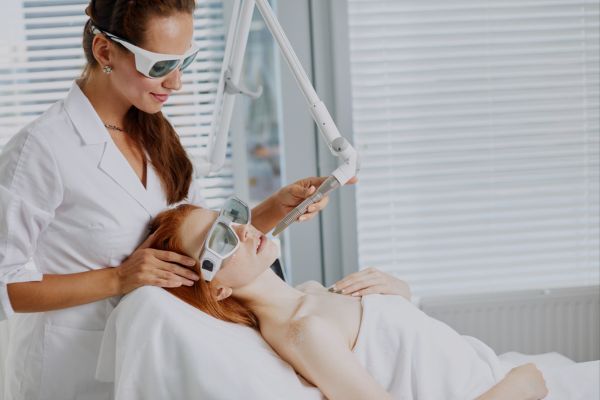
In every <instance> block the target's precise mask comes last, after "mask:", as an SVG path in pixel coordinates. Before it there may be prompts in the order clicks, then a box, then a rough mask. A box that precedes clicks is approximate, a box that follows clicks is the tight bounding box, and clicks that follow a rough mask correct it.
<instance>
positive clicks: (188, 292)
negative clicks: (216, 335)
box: [150, 204, 258, 329]
mask: <svg viewBox="0 0 600 400" xmlns="http://www.w3.org/2000/svg"><path fill="white" fill-rule="evenodd" d="M199 208H200V207H197V206H194V205H191V204H182V205H179V206H178V207H176V208H172V209H169V210H166V211H163V212H161V213H160V214H158V215H157V216H156V217H155V218H154V220H153V221H152V222H151V224H150V232H151V233H153V234H154V239H153V240H152V241H151V243H150V247H151V248H153V249H157V250H166V251H173V252H176V253H179V254H184V255H186V256H188V257H192V255H191V254H187V253H186V252H185V251H184V250H183V246H182V244H181V239H180V234H181V233H180V227H181V225H182V224H183V221H184V220H185V218H186V217H187V216H188V215H189V214H190V213H191V212H192V211H194V210H197V209H199ZM194 272H196V273H198V274H200V266H199V264H198V263H196V265H195V267H194ZM165 289H166V290H167V291H169V292H171V293H172V294H173V295H175V296H177V297H179V298H180V299H181V300H183V301H185V302H186V303H188V304H190V305H192V306H194V307H196V308H198V309H199V310H201V311H204V312H205V313H207V314H208V315H211V316H213V317H215V318H218V319H221V320H223V321H228V322H234V323H236V324H242V325H246V326H249V327H251V328H255V329H258V319H257V318H256V316H255V315H254V314H253V313H252V312H251V311H250V310H248V309H247V308H246V307H244V306H243V305H242V304H241V303H240V302H239V301H237V300H236V299H234V298H233V297H228V298H226V299H224V300H221V301H217V298H216V297H215V294H214V292H213V291H212V290H211V282H206V281H204V279H200V280H198V281H197V282H195V283H194V285H193V286H180V287H178V288H165Z"/></svg>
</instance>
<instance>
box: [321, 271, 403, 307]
mask: <svg viewBox="0 0 600 400" xmlns="http://www.w3.org/2000/svg"><path fill="white" fill-rule="evenodd" d="M331 290H332V291H334V292H336V293H340V294H348V295H351V296H365V295H367V294H395V295H399V296H402V297H404V298H406V299H407V300H410V297H411V293H410V287H409V286H408V284H407V283H406V282H404V281H403V280H400V279H398V278H396V277H394V276H392V275H390V274H387V273H385V272H381V271H380V270H378V269H376V268H373V267H369V268H366V269H363V270H362V271H358V272H354V273H352V274H350V275H348V276H346V277H345V278H343V279H341V280H339V281H338V282H336V283H335V285H334V286H333V288H332V289H331Z"/></svg>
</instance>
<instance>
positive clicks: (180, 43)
mask: <svg viewBox="0 0 600 400" xmlns="http://www.w3.org/2000/svg"><path fill="white" fill-rule="evenodd" d="M193 34H194V20H193V16H192V15H191V14H188V13H177V14H173V15H171V16H167V17H161V16H153V17H151V18H150V19H149V20H148V21H147V22H146V32H145V35H144V41H143V43H140V44H138V46H139V47H141V48H143V49H145V50H148V51H152V52H155V53H163V54H185V52H186V51H187V50H189V49H190V47H191V45H192V40H193ZM111 44H112V48H113V49H115V50H114V51H113V52H112V55H114V56H113V57H111V64H112V67H113V71H112V72H111V79H110V81H111V84H112V85H113V86H114V89H115V91H117V92H118V93H119V95H120V96H121V97H122V98H123V100H124V101H126V102H128V103H130V104H132V105H134V106H135V107H136V108H138V109H140V110H142V111H144V112H146V113H149V114H154V113H157V112H159V111H160V110H161V109H162V107H163V105H164V103H165V102H166V101H167V99H168V97H169V95H170V94H171V93H173V91H176V90H179V89H180V88H181V75H182V72H181V71H179V68H176V69H175V70H174V71H172V72H171V73H170V74H168V75H166V76H164V77H162V78H154V79H152V78H148V77H146V76H144V75H143V74H142V73H140V72H138V70H137V69H136V68H135V57H134V55H133V53H131V52H129V51H128V50H126V49H125V48H123V47H120V46H117V45H116V43H114V42H112V43H111Z"/></svg>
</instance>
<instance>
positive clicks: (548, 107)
mask: <svg viewBox="0 0 600 400" xmlns="http://www.w3.org/2000/svg"><path fill="white" fill-rule="evenodd" d="M348 18H349V43H350V54H351V80H352V83H351V84H352V101H353V128H354V134H355V142H356V144H357V146H358V148H359V150H360V152H361V156H362V161H363V163H362V169H361V173H360V179H361V181H360V184H359V185H358V186H357V199H356V200H357V225H358V243H359V265H360V266H361V267H366V266H375V267H379V268H382V269H384V270H387V271H390V272H393V273H394V274H396V275H398V276H401V277H403V278H405V279H406V280H407V281H408V282H409V283H411V285H412V287H413V289H414V292H415V293H416V294H418V295H421V296H425V295H429V294H441V293H443V294H450V293H464V292H489V291H502V290H508V289H510V290H514V289H526V288H551V287H562V286H576V285H598V284H599V283H600V282H599V279H600V276H599V269H600V260H599V258H600V255H599V242H600V238H599V224H600V222H599V214H600V212H599V207H600V206H599V200H600V196H599V168H600V163H599V136H600V134H599V111H598V108H599V88H598V86H599V78H598V77H599V72H600V71H599V35H598V30H599V5H598V1H597V0H593V1H591V0H581V1H576V0H486V1H481V0H469V1H464V0H462V1H441V0H440V1H433V0H431V1H430V0H426V1H422V0H421V1H416V0H403V1H399V0H398V1H378V0H348Z"/></svg>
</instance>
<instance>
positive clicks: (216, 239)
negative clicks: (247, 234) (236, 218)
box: [208, 222, 238, 256]
mask: <svg viewBox="0 0 600 400" xmlns="http://www.w3.org/2000/svg"><path fill="white" fill-rule="evenodd" d="M237 244H238V238H237V236H236V235H235V233H234V232H233V230H232V229H231V228H230V227H229V226H227V225H226V224H224V223H222V222H219V223H217V225H215V229H214V230H213V231H212V234H211V235H210V238H208V248H209V249H211V250H212V251H214V252H215V253H217V254H219V255H221V256H226V255H228V254H229V253H231V252H232V251H233V249H235V246H237Z"/></svg>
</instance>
